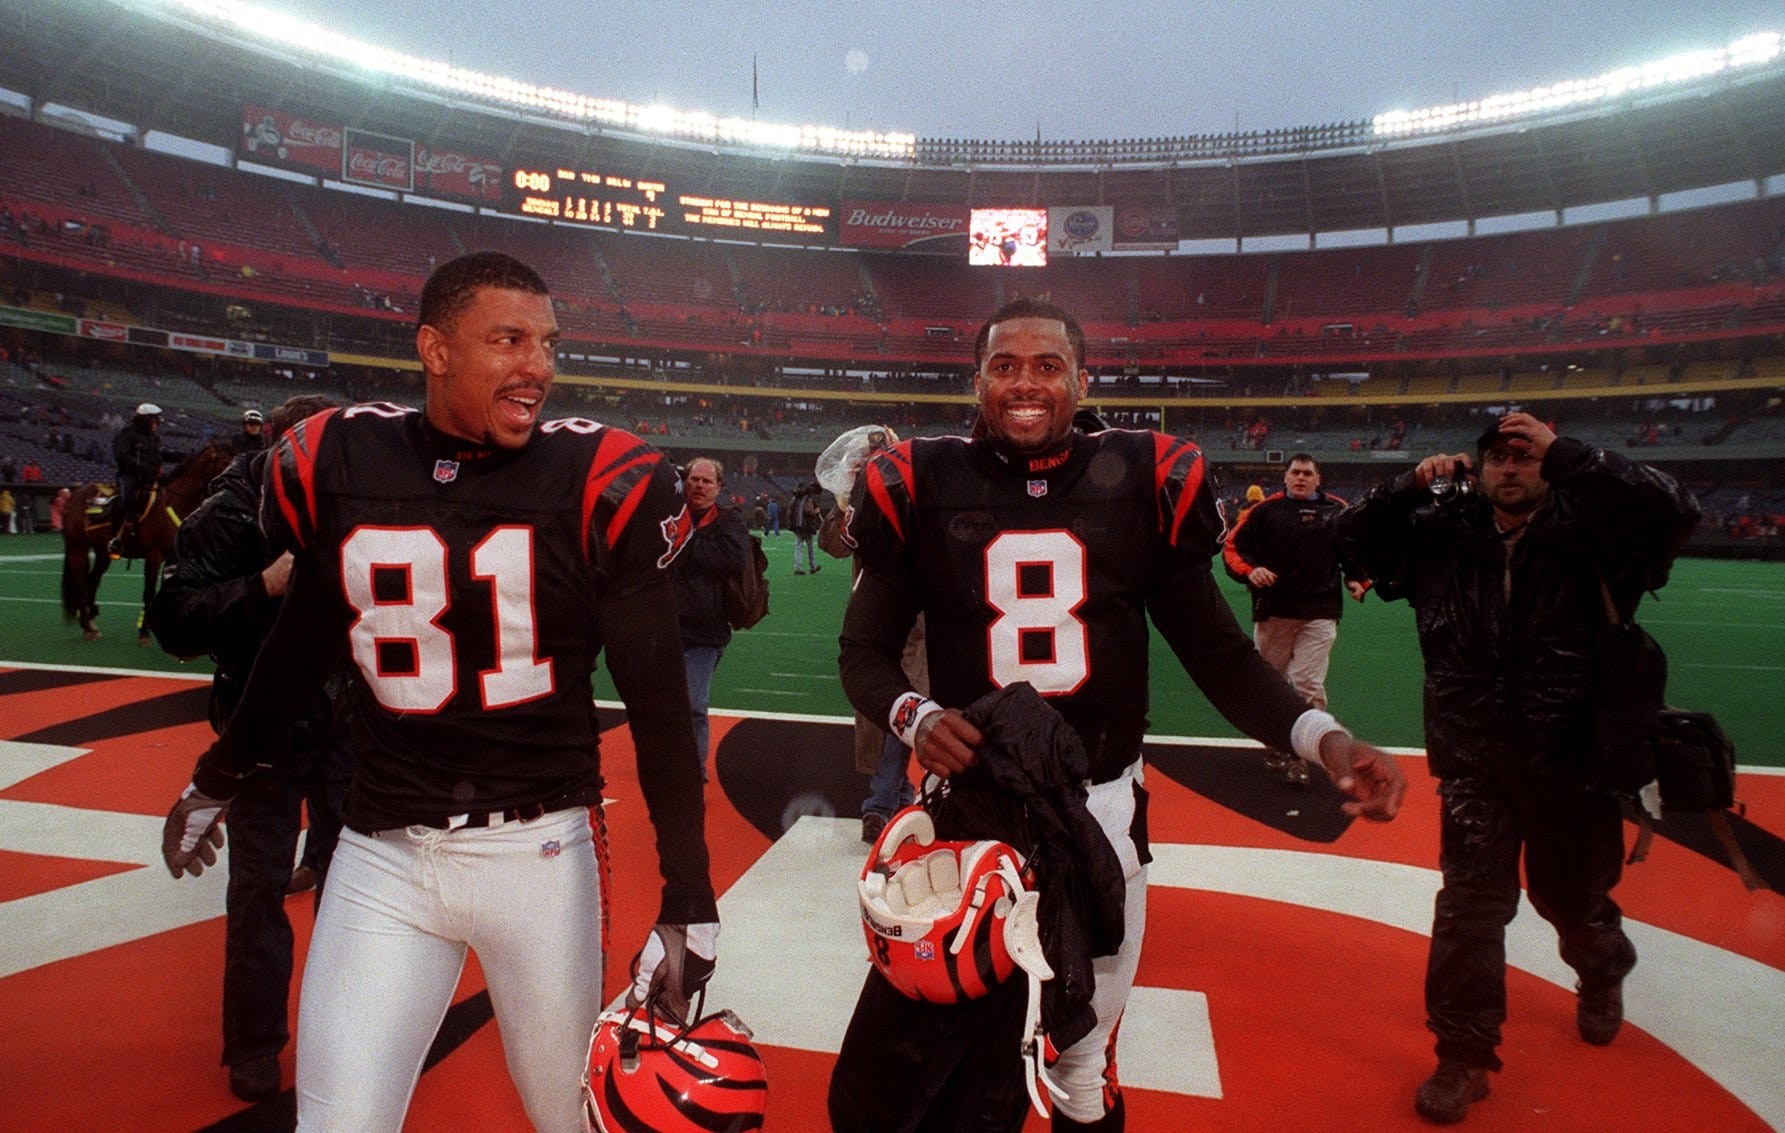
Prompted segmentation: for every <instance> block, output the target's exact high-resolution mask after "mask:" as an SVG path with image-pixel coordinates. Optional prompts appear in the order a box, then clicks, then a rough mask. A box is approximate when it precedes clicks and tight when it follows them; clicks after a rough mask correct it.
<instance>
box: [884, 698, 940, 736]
mask: <svg viewBox="0 0 1785 1133" xmlns="http://www.w3.org/2000/svg"><path fill="white" fill-rule="evenodd" d="M940 711H942V706H941V705H940V704H937V703H936V702H935V701H933V700H931V699H930V698H929V697H927V696H925V695H924V694H923V693H921V692H908V693H905V694H904V695H902V696H900V697H899V698H898V699H897V700H895V701H893V706H892V710H891V711H890V712H888V713H887V714H886V728H887V730H888V731H890V732H891V733H892V734H893V735H895V736H897V737H899V742H900V743H902V744H904V745H905V746H906V747H908V748H916V747H917V726H918V725H919V724H921V723H923V722H924V720H925V719H926V718H928V717H930V716H934V715H935V714H936V713H938V712H940Z"/></svg>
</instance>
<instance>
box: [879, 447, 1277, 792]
mask: <svg viewBox="0 0 1785 1133" xmlns="http://www.w3.org/2000/svg"><path fill="white" fill-rule="evenodd" d="M1206 469H1207V462H1206V460H1205V459H1204V457H1203V454H1202V452H1201V450H1200V449H1198V448H1197V447H1196V446H1195V445H1194V444H1192V443H1191V442H1189V441H1186V440H1182V439H1180V438H1176V437H1170V436H1166V435H1164V434H1160V433H1154V432H1144V431H1133V430H1105V431H1102V432H1098V433H1093V434H1084V433H1076V432H1075V433H1074V434H1072V439H1071V445H1070V447H1069V448H1068V449H1067V450H1066V451H1065V452H1064V453H1062V454H1060V455H1058V456H1055V457H1051V458H1047V459H1044V460H1039V461H1020V460H1013V459H1010V458H1007V457H1005V456H1004V455H1002V454H1001V453H1000V452H998V450H997V449H995V448H994V447H993V446H992V445H991V444H989V443H987V442H985V441H970V440H967V439H965V438H960V437H944V438H934V439H917V440H913V441H909V442H906V443H904V444H901V445H899V446H897V447H895V448H893V449H890V450H887V451H886V452H884V453H881V454H879V455H878V456H876V457H875V458H874V460H873V461H871V462H870V463H869V464H868V466H867V467H866V469H865V470H864V472H863V475H862V476H861V477H860V479H859V481H858V483H857V485H856V491H855V495H854V498H853V500H852V502H851V509H852V510H851V514H850V517H849V527H848V530H849V535H850V538H851V539H852V540H853V541H854V542H855V544H856V546H857V548H858V550H859V553H860V556H861V559H862V563H863V566H864V569H866V570H868V571H871V572H874V573H876V574H882V575H886V576H890V577H892V578H895V579H898V580H900V582H901V584H902V585H904V586H906V587H908V588H909V591H910V593H911V594H912V596H913V598H914V601H915V603H916V605H917V606H918V607H919V608H921V609H922V611H923V613H924V615H925V625H926V631H927V635H928V638H927V640H928V653H929V664H930V695H931V697H932V698H933V699H934V700H936V701H937V702H938V703H940V704H943V705H945V706H949V707H957V708H961V707H965V706H966V705H968V704H970V703H971V702H972V701H973V700H975V699H977V698H978V697H979V696H981V695H983V694H985V693H987V692H990V691H992V690H994V689H997V688H1002V687H1005V686H1007V685H1010V684H1014V683H1016V682H1019V681H1027V682H1029V683H1030V684H1031V685H1033V686H1034V687H1035V689H1036V690H1037V691H1038V692H1040V693H1041V694H1042V695H1043V696H1045V697H1048V698H1049V700H1050V702H1051V703H1052V704H1053V705H1054V707H1056V708H1057V709H1059V711H1060V712H1061V714H1062V715H1064V716H1065V717H1066V719H1067V720H1068V721H1069V722H1070V723H1071V724H1072V725H1073V727H1074V728H1075V729H1076V730H1077V731H1078V733H1079V735H1080V736H1081V737H1082V738H1083V739H1084V741H1085V747H1086V750H1087V751H1088V752H1089V753H1090V755H1091V761H1092V770H1093V775H1094V777H1099V778H1101V777H1106V776H1107V775H1110V774H1113V773H1115V772H1116V771H1118V770H1119V769H1120V768H1121V767H1122V766H1124V765H1126V764H1127V763H1128V762H1130V761H1132V760H1133V759H1134V758H1136V757H1137V756H1138V755H1139V752H1140V742H1141V738H1142V736H1143V735H1144V734H1145V732H1146V726H1147V716H1146V713H1147V679H1148V674H1147V651H1148V646H1147V637H1148V629H1147V608H1148V605H1149V603H1150V602H1152V601H1154V599H1155V598H1156V597H1157V591H1158V589H1159V587H1160V586H1161V584H1162V581H1163V580H1165V579H1168V578H1170V577H1173V576H1178V575H1201V576H1204V577H1205V578H1206V576H1207V575H1208V573H1209V567H1210V560H1211V558H1212V556H1213V555H1214V554H1215V552H1216V551H1217V550H1218V549H1219V547H1220V545H1221V538H1222V534H1223V522H1222V517H1221V513H1220V510H1219V507H1218V505H1217V503H1216V498H1215V492H1214V490H1213V485H1212V484H1209V483H1205V475H1206ZM854 614H855V611H854V609H853V608H852V616H853V615H854ZM1226 620H1227V623H1228V626H1229V627H1230V628H1231V629H1232V632H1234V633H1237V632H1238V630H1237V627H1234V626H1233V625H1232V615H1231V613H1228V614H1227V618H1226ZM1213 628H1216V629H1219V628H1220V626H1219V625H1218V623H1217V624H1216V625H1215V626H1214V627H1213ZM846 632H847V631H846ZM1176 644H1178V643H1177V642H1174V645H1176ZM1242 645H1243V646H1244V648H1245V649H1246V650H1248V651H1249V650H1250V643H1249V642H1244V641H1243V639H1242ZM845 652H846V653H847V652H848V641H847V640H846V641H845ZM1253 656H1254V657H1256V654H1255V653H1254V654H1253ZM847 677H848V673H847V667H846V680H847ZM857 691H858V690H854V689H852V690H851V697H852V699H856V697H857ZM895 695H896V693H895ZM863 699H869V698H868V697H864V698H863ZM872 699H874V700H875V701H876V703H875V704H874V705H873V706H874V707H875V708H890V703H891V697H890V696H884V695H881V696H875V697H872ZM880 699H885V700H886V704H885V705H884V706H882V705H881V704H879V703H878V701H879V700H880ZM857 703H858V707H861V706H862V705H861V701H860V700H858V701H857ZM866 710H867V709H865V708H864V711H866ZM885 718H886V717H885V715H884V711H882V714H881V715H880V716H879V717H878V719H880V720H882V721H884V720H885Z"/></svg>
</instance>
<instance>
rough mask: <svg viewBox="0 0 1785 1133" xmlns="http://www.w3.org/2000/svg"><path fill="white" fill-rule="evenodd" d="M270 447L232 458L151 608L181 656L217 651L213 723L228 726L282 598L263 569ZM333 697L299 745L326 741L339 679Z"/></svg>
mask: <svg viewBox="0 0 1785 1133" xmlns="http://www.w3.org/2000/svg"><path fill="white" fill-rule="evenodd" d="M268 458H269V456H268V453H267V452H266V451H265V450H262V451H260V452H252V453H243V454H241V455H239V456H237V457H236V458H235V459H234V460H232V461H230V462H229V465H228V467H226V468H224V470H223V471H222V472H220V473H218V474H217V477H216V478H215V479H213V480H212V481H211V483H210V486H209V494H208V495H207V496H206V497H205V501H204V502H203V503H202V504H200V505H199V506H198V507H197V508H195V509H194V510H193V512H192V514H191V515H189V516H187V517H186V519H185V520H184V521H183V522H182V523H181V524H180V532H179V535H178V536H177V537H176V540H175V543H174V554H175V558H174V561H173V562H172V563H171V564H170V565H169V566H168V568H167V572H166V574H165V575H163V577H162V580H161V587H160V589H159V590H157V591H156V593H155V602H154V604H153V605H151V606H150V607H149V614H148V619H147V625H148V627H149V629H150V631H151V632H153V633H154V635H155V640H156V641H157V642H159V643H160V645H161V648H162V649H164V650H166V651H167V652H168V653H171V654H173V655H174V656H176V657H204V656H209V657H210V658H211V660H212V661H214V662H215V663H216V666H217V674H216V677H215V678H214V679H213V681H212V682H211V701H210V709H209V711H210V717H211V726H212V727H213V728H215V729H216V730H217V731H219V732H221V731H222V730H223V725H224V723H225V722H226V721H228V719H229V716H230V713H232V712H234V711H235V707H236V702H237V701H239V700H240V699H241V696H242V688H243V686H245V685H246V684H247V681H248V672H249V670H250V669H252V668H253V667H254V657H255V654H257V653H258V652H259V651H260V646H261V643H262V642H263V641H265V640H266V636H267V634H268V633H269V632H270V631H271V630H272V627H273V619H274V618H275V617H276V616H277V615H278V613H279V601H280V600H279V599H278V598H274V597H270V596H269V595H268V594H267V592H266V584H265V583H264V582H263V581H262V580H261V573H260V572H261V571H262V570H264V569H265V568H266V566H267V564H268V563H270V562H272V561H273V558H274V557H275V556H274V555H273V554H272V552H271V550H270V549H269V548H268V546H267V542H266V539H265V538H264V537H263V536H262V534H261V530H260V522H259V507H260V503H259V501H260V483H261V473H262V471H263V470H264V469H265V467H266V462H267V460H268ZM326 690H327V695H325V696H323V697H321V698H318V701H317V703H316V704H315V705H314V706H313V707H312V709H311V711H310V712H309V713H308V714H306V715H304V716H302V717H300V718H299V719H298V720H297V721H296V722H294V723H293V725H292V731H291V733H290V734H289V735H288V736H287V742H288V744H289V746H290V747H291V748H292V749H293V750H303V749H306V748H309V747H312V746H315V745H316V744H318V743H320V742H321V741H322V740H323V738H324V737H326V736H327V734H328V733H329V731H330V729H331V728H333V727H334V726H335V723H336V722H335V720H334V719H333V713H334V710H333V708H332V707H331V706H332V705H334V704H339V703H341V702H342V701H341V695H340V694H341V692H342V684H341V681H340V680H339V678H338V677H331V678H330V679H329V681H328V683H327V686H326Z"/></svg>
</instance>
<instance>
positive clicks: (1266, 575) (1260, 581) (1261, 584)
mask: <svg viewBox="0 0 1785 1133" xmlns="http://www.w3.org/2000/svg"><path fill="white" fill-rule="evenodd" d="M1276 581H1277V572H1276V571H1274V570H1272V569H1271V568H1270V567H1253V568H1252V573H1251V574H1248V575H1247V576H1246V585H1248V586H1253V587H1257V588H1258V589H1259V590H1263V589H1264V588H1265V587H1267V586H1269V585H1271V584H1272V583H1274V582H1276Z"/></svg>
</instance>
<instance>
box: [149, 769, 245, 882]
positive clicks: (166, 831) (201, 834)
mask: <svg viewBox="0 0 1785 1133" xmlns="http://www.w3.org/2000/svg"><path fill="white" fill-rule="evenodd" d="M228 809H229V800H228V799H213V798H210V797H208V796H205V795H201V794H199V793H198V788H197V787H194V786H192V785H190V784H188V785H187V787H186V789H185V790H184V791H182V792H181V793H180V801H179V802H177V803H175V804H174V806H173V809H172V810H170V811H168V812H167V821H166V822H164V823H163V824H162V826H161V860H162V861H164V862H166V863H167V871H168V872H169V873H171V874H173V875H174V877H175V878H176V879H177V878H179V877H180V875H181V874H186V873H189V874H191V875H192V876H193V877H197V876H198V875H199V874H201V873H203V872H204V871H205V867H206V866H210V865H216V864H217V851H218V849H220V848H221V847H222V845H223V827H222V826H221V825H220V823H221V822H222V821H223V812H224V811H225V810H228Z"/></svg>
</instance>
